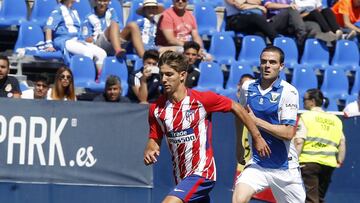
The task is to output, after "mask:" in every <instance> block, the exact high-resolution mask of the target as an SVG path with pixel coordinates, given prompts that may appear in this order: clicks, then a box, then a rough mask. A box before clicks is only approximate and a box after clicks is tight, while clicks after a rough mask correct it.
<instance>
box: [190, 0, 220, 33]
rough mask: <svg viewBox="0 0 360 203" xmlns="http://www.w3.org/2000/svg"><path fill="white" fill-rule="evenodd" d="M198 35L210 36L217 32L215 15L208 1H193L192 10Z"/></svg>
mask: <svg viewBox="0 0 360 203" xmlns="http://www.w3.org/2000/svg"><path fill="white" fill-rule="evenodd" d="M193 14H194V16H195V19H196V23H197V25H198V32H199V34H200V36H203V35H207V36H212V35H213V34H214V33H216V32H217V16H216V12H215V10H214V7H213V6H211V5H210V4H209V3H195V5H194V12H193Z"/></svg>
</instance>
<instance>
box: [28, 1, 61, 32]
mask: <svg viewBox="0 0 360 203" xmlns="http://www.w3.org/2000/svg"><path fill="white" fill-rule="evenodd" d="M56 6H57V1H56V0H36V1H34V5H33V7H32V11H31V16H30V21H31V22H34V23H37V24H38V25H40V26H41V27H42V26H44V25H45V23H46V21H47V19H48V17H49V15H50V13H51V12H52V11H53V10H54V9H55V7H56Z"/></svg>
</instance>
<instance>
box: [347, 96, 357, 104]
mask: <svg viewBox="0 0 360 203" xmlns="http://www.w3.org/2000/svg"><path fill="white" fill-rule="evenodd" d="M357 99H358V95H349V96H348V97H347V98H346V101H345V105H348V104H349V103H351V102H353V101H356V100H357Z"/></svg>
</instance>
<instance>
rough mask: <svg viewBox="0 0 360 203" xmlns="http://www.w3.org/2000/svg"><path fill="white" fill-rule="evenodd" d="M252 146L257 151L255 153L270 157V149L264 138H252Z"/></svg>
mask: <svg viewBox="0 0 360 203" xmlns="http://www.w3.org/2000/svg"><path fill="white" fill-rule="evenodd" d="M253 142H254V146H255V149H256V151H257V153H258V154H259V155H260V156H261V157H270V154H271V150H270V147H269V145H268V144H267V143H266V142H265V140H264V138H263V137H261V136H258V137H256V138H255V139H254V138H253Z"/></svg>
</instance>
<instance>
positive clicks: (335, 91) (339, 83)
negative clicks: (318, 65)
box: [321, 66, 349, 100]
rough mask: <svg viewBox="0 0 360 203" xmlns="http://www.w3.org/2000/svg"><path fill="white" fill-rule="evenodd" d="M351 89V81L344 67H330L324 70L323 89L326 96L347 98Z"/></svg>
mask: <svg viewBox="0 0 360 203" xmlns="http://www.w3.org/2000/svg"><path fill="white" fill-rule="evenodd" d="M348 90H349V82H348V78H347V76H346V74H345V72H344V71H343V70H342V69H339V68H335V67H331V66H330V67H328V68H326V69H325V72H324V81H323V84H322V86H321V91H322V92H323V94H324V96H325V97H327V98H329V100H331V99H344V100H345V99H346V97H347V96H348V95H349V94H348Z"/></svg>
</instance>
